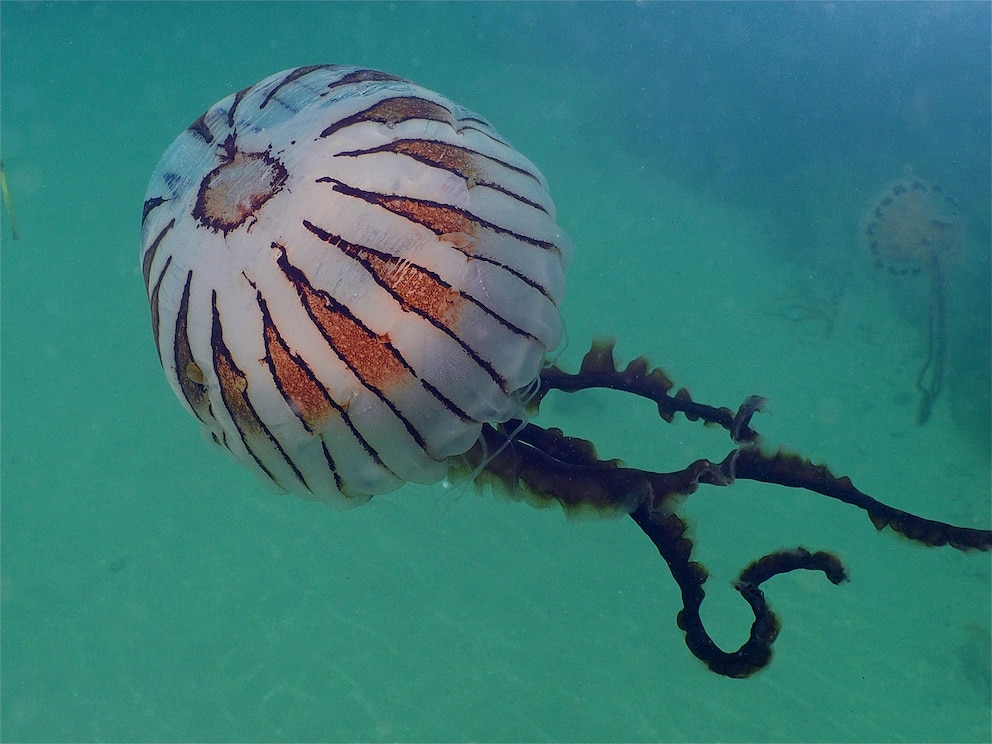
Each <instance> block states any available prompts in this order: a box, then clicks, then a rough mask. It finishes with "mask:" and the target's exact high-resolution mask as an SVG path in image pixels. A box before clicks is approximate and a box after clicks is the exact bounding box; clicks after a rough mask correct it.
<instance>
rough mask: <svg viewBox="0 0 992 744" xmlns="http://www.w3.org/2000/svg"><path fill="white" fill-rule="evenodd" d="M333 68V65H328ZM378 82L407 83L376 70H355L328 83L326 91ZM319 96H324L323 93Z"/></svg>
mask: <svg viewBox="0 0 992 744" xmlns="http://www.w3.org/2000/svg"><path fill="white" fill-rule="evenodd" d="M330 66H332V67H333V65H330ZM378 82H395V83H405V82H407V81H406V80H404V79H403V78H401V77H396V76H395V75H390V74H389V73H386V72H379V71H378V70H355V71H354V72H349V73H348V74H347V75H345V76H344V77H342V78H341V79H340V80H338V81H336V82H333V83H328V84H327V88H328V90H330V89H333V88H339V87H341V86H342V85H355V84H356V83H378ZM321 95H326V93H323V94H321Z"/></svg>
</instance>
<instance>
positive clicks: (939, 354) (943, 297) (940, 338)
mask: <svg viewBox="0 0 992 744" xmlns="http://www.w3.org/2000/svg"><path fill="white" fill-rule="evenodd" d="M930 263H931V267H930V282H931V286H930V307H929V309H928V310H927V351H926V357H925V358H924V360H923V366H921V367H920V371H919V373H918V375H917V377H916V389H917V390H919V391H920V394H921V398H920V407H919V409H918V411H917V415H916V423H917V424H919V425H921V426H922V425H923V424H925V423H926V422H927V421H928V420H929V419H930V414H931V412H932V411H933V404H934V402H935V401H936V400H937V397H938V396H939V395H940V391H941V388H942V387H943V385H944V360H945V359H946V357H947V335H946V334H947V307H946V306H947V290H946V286H945V283H944V270H943V268H942V267H941V264H940V259H939V257H938V256H937V255H936V254H935V255H933V256H932V257H931V259H930Z"/></svg>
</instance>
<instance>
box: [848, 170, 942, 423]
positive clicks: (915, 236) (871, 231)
mask: <svg viewBox="0 0 992 744" xmlns="http://www.w3.org/2000/svg"><path fill="white" fill-rule="evenodd" d="M861 239H862V242H863V244H864V247H865V248H866V250H867V252H868V257H869V260H870V261H871V263H872V265H873V266H874V267H875V268H877V269H880V270H882V271H886V272H888V273H889V274H892V275H893V276H907V275H909V276H915V275H919V274H921V273H923V274H926V275H927V277H928V278H929V281H930V301H929V306H928V308H927V321H926V351H925V352H924V356H923V363H922V365H921V366H920V369H919V372H918V373H917V376H916V388H917V390H918V391H919V393H920V404H919V408H918V409H917V414H916V422H917V423H918V424H919V425H921V426H922V425H923V424H925V423H926V422H927V421H928V420H929V419H930V414H931V412H932V411H933V404H934V403H935V402H936V400H937V397H938V396H939V395H940V391H941V388H942V387H943V384H944V363H945V359H946V357H947V287H946V276H947V271H946V269H947V265H948V264H949V263H950V262H952V261H954V260H955V259H957V258H958V257H959V256H960V254H961V242H962V240H961V223H960V221H959V219H958V216H957V206H956V205H955V204H954V201H953V200H952V199H951V198H950V197H949V196H947V194H945V193H944V190H943V188H941V187H940V186H939V185H938V184H933V183H927V182H925V181H922V180H920V179H918V178H914V177H909V178H906V179H903V180H901V181H898V182H896V183H895V184H893V185H892V186H890V187H889V188H888V189H887V190H886V191H885V193H883V194H882V195H881V196H880V197H879V199H878V201H877V202H876V203H875V205H874V206H873V207H872V208H871V209H870V210H869V212H868V214H867V215H865V218H864V220H863V224H862V232H861Z"/></svg>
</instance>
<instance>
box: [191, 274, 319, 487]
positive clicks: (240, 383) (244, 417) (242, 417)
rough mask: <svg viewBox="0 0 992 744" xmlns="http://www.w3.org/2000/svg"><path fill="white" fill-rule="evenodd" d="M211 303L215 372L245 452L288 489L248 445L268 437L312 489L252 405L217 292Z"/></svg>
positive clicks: (273, 478) (275, 481)
mask: <svg viewBox="0 0 992 744" xmlns="http://www.w3.org/2000/svg"><path fill="white" fill-rule="evenodd" d="M210 304H211V306H212V308H213V325H212V327H211V332H210V346H211V348H212V349H213V365H214V373H215V374H216V375H217V382H218V383H219V386H220V397H221V400H223V401H224V407H225V408H227V412H228V413H229V414H230V415H231V420H232V421H234V425H235V426H236V427H237V429H238V433H239V434H240V435H241V441H242V443H243V444H244V446H245V449H246V450H247V451H248V454H250V455H251V457H252V459H253V460H254V461H255V463H256V464H257V465H258V466H259V467H260V468H261V469H262V470H263V471H264V472H265V474H266V475H267V476H268V477H269V478H270V479H271V480H272V481H273V482H274V483H277V484H279V485H280V486H281V487H283V488H285V486H283V485H282V484H281V483H279V480H278V479H277V478H276V477H275V475H274V474H273V473H272V471H271V470H269V469H268V468H267V467H266V466H265V465H264V463H263V462H262V460H261V458H259V456H258V455H256V454H255V452H254V451H253V450H252V448H251V446H250V445H249V444H248V440H247V439H246V438H245V435H246V434H249V435H251V436H255V437H264V438H265V439H267V440H268V441H269V443H270V444H271V445H272V446H273V447H274V448H275V450H276V451H277V452H278V453H279V455H280V456H281V457H282V459H283V461H285V463H286V465H288V466H289V468H290V469H291V470H292V471H293V474H294V475H295V476H296V477H297V478H298V479H299V481H300V483H302V484H303V485H304V486H305V487H306V488H307V489H308V490H309V488H310V486H309V485H308V484H307V482H306V479H305V478H304V477H303V474H302V473H301V472H300V471H299V469H298V468H297V467H296V464H295V463H294V462H293V460H292V458H291V457H290V456H289V455H288V454H286V450H284V449H283V448H282V445H281V444H279V442H278V441H277V440H276V438H275V437H274V436H272V432H270V431H269V429H268V427H267V426H266V425H265V424H264V423H263V422H262V419H261V418H259V416H258V414H257V413H256V412H255V407H254V406H253V405H252V404H251V400H250V399H249V397H248V376H247V375H246V374H245V373H244V372H243V371H242V370H241V369H240V368H239V367H238V365H237V363H236V362H235V361H234V356H233V355H232V354H231V351H230V349H228V348H227V344H226V343H224V331H223V324H222V323H221V320H220V312H219V311H218V310H217V290H214V291H213V292H212V294H211V300H210Z"/></svg>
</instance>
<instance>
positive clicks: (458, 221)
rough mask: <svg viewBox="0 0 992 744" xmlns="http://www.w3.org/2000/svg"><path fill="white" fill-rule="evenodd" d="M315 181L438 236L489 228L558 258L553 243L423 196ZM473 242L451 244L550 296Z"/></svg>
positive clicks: (325, 179)
mask: <svg viewBox="0 0 992 744" xmlns="http://www.w3.org/2000/svg"><path fill="white" fill-rule="evenodd" d="M317 183H330V184H332V185H333V188H334V190H335V191H337V192H339V193H341V194H345V195H346V196H353V197H356V198H358V199H362V200H363V201H366V202H368V203H369V204H374V205H376V206H379V207H383V208H384V209H388V210H389V211H390V212H393V213H394V214H398V215H400V216H401V217H405V218H406V219H408V220H410V221H411V222H416V223H417V224H420V225H423V226H424V227H426V228H427V229H428V230H430V231H431V232H433V233H435V234H436V235H438V236H439V237H440V236H443V235H450V234H452V233H456V234H458V233H460V234H462V235H467V236H469V237H470V238H471V237H474V236H475V235H476V234H477V233H476V228H477V227H483V228H486V229H488V230H492V231H493V232H497V233H502V234H504V235H509V236H510V237H512V238H514V239H515V240H519V241H520V242H522V243H526V244H527V245H532V246H534V247H536V248H540V249H542V250H547V251H552V252H554V254H555V255H556V256H558V257H559V258H560V257H561V251H560V250H559V248H558V246H556V245H555V244H554V243H549V242H548V241H546V240H537V239H536V238H528V237H527V236H526V235H520V234H519V233H515V232H513V231H511V230H507V229H505V228H502V227H500V226H499V225H495V224H493V223H492V222H487V221H485V220H483V219H480V218H478V217H476V216H475V215H473V214H471V213H470V212H466V211H465V210H463V209H458V208H457V207H452V206H450V205H447V204H439V203H437V202H432V201H427V200H425V199H414V198H412V197H408V196H391V195H388V194H378V193H376V192H374V191H362V190H361V189H356V188H353V187H351V186H347V185H345V184H343V183H342V182H341V181H338V180H337V179H334V178H331V177H330V176H322V177H320V178H318V179H317ZM473 245H474V243H473V242H472V241H465V242H456V241H452V242H451V246H452V247H453V248H454V249H455V250H458V251H461V252H462V253H464V254H465V255H466V256H468V257H469V258H471V259H473V260H476V261H484V262H485V263H488V264H492V265H493V266H498V267H499V268H500V269H502V270H503V271H506V272H507V273H508V274H512V275H513V276H515V277H517V278H518V279H519V280H520V281H522V282H524V283H525V284H527V285H529V286H531V287H533V288H534V289H536V290H537V291H538V292H540V293H541V294H543V295H544V296H545V297H548V298H549V299H550V297H551V296H550V295H549V294H548V290H547V288H546V287H544V286H543V285H541V284H540V283H538V282H536V281H534V280H533V279H531V278H530V277H529V276H527V275H526V274H523V273H521V272H520V271H517V270H516V269H514V268H512V267H510V266H507V265H506V264H504V263H502V262H500V261H497V260H496V259H494V258H489V257H488V256H480V255H477V254H475V253H473V252H472V248H473Z"/></svg>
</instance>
